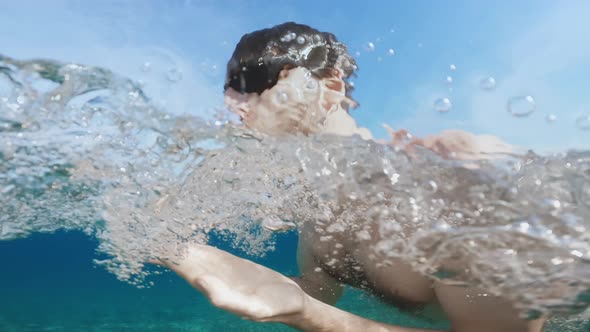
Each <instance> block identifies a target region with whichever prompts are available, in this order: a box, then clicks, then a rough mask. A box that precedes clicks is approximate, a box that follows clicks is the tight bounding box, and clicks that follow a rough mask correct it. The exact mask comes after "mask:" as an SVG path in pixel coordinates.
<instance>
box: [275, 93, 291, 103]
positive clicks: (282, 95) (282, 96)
mask: <svg viewBox="0 0 590 332" xmlns="http://www.w3.org/2000/svg"><path fill="white" fill-rule="evenodd" d="M276 98H277V102H278V103H279V104H284V103H286V102H287V101H289V96H288V95H287V93H286V92H284V91H279V92H277V95H276Z"/></svg>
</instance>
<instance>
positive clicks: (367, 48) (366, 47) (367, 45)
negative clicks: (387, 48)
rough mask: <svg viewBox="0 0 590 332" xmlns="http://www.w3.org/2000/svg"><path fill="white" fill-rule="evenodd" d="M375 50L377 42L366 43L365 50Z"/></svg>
mask: <svg viewBox="0 0 590 332" xmlns="http://www.w3.org/2000/svg"><path fill="white" fill-rule="evenodd" d="M374 50H375V44H373V43H372V42H368V43H366V44H365V51H367V52H373V51H374Z"/></svg>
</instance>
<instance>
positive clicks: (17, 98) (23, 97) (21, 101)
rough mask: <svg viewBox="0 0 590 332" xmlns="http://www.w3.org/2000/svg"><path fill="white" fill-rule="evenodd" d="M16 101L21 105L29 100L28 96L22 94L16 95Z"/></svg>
mask: <svg viewBox="0 0 590 332" xmlns="http://www.w3.org/2000/svg"><path fill="white" fill-rule="evenodd" d="M16 102H17V103H19V104H20V105H23V104H24V103H26V102H27V97H25V96H23V95H20V96H18V97H16Z"/></svg>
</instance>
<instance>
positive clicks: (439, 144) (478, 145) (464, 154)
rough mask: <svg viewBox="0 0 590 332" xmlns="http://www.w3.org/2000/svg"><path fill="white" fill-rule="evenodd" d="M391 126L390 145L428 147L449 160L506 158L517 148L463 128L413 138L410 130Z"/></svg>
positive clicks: (410, 149) (493, 137) (410, 148)
mask: <svg viewBox="0 0 590 332" xmlns="http://www.w3.org/2000/svg"><path fill="white" fill-rule="evenodd" d="M386 129H388V131H389V133H390V135H391V137H392V140H391V142H390V144H392V145H394V146H398V147H401V148H403V149H404V150H406V151H408V152H409V153H414V151H415V149H416V147H418V146H420V147H424V148H427V149H429V150H431V151H433V152H435V153H436V154H438V155H440V156H441V157H443V158H445V159H455V160H483V159H496V158H501V157H506V156H507V155H511V154H514V153H515V148H514V147H513V146H512V145H510V144H507V143H505V142H503V141H502V140H500V139H499V138H498V137H495V136H492V135H474V134H471V133H468V132H466V131H462V130H446V131H443V132H442V133H440V134H437V135H430V136H426V137H424V138H413V137H411V135H410V134H409V133H408V131H407V130H405V129H402V130H398V131H395V130H393V129H391V128H388V127H386Z"/></svg>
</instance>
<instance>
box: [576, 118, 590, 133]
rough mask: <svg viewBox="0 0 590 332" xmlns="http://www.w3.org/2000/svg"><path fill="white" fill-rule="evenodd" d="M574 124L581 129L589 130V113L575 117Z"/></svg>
mask: <svg viewBox="0 0 590 332" xmlns="http://www.w3.org/2000/svg"><path fill="white" fill-rule="evenodd" d="M576 126H578V128H580V129H582V130H590V114H583V115H580V116H579V117H578V118H577V119H576Z"/></svg>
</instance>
